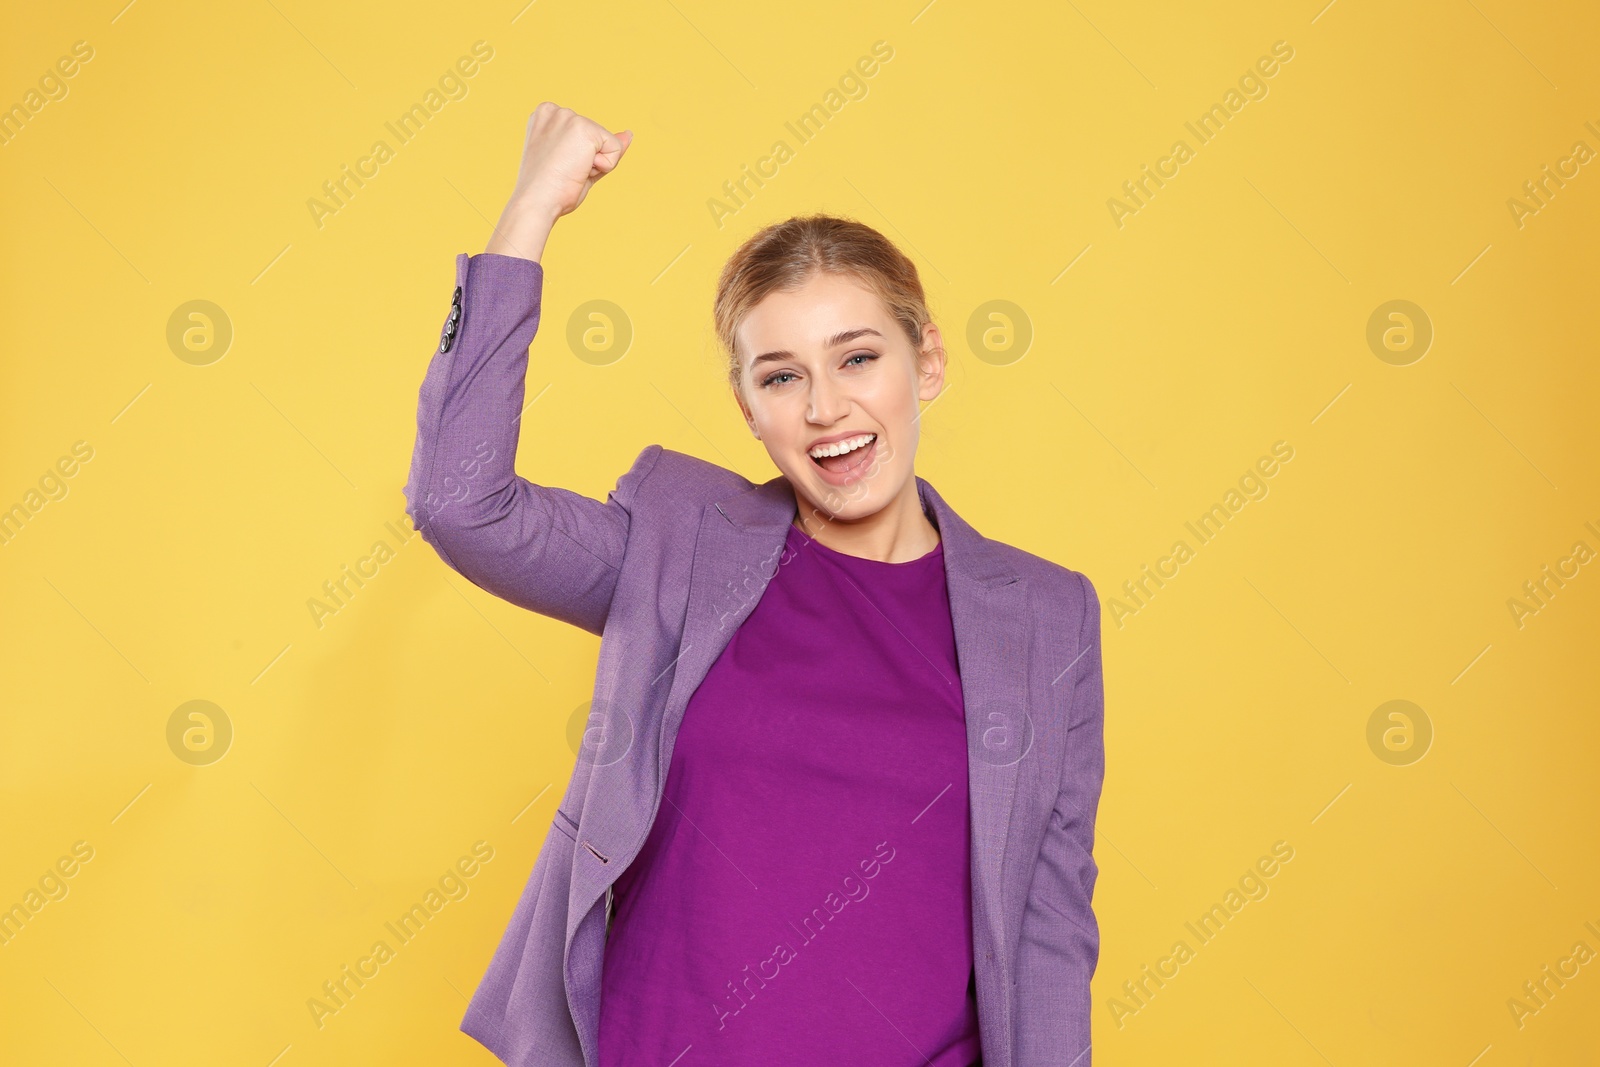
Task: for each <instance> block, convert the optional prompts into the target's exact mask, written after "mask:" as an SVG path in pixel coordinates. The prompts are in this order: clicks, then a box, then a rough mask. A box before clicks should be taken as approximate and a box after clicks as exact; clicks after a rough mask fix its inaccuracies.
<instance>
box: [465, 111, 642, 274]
mask: <svg viewBox="0 0 1600 1067" xmlns="http://www.w3.org/2000/svg"><path fill="white" fill-rule="evenodd" d="M632 143H633V131H631V130H623V131H622V132H621V133H618V134H613V133H610V132H609V131H607V130H606V128H605V127H603V126H601V125H600V124H599V123H597V122H594V121H592V120H590V119H586V118H584V117H583V116H582V115H580V114H578V113H577V112H575V111H573V110H572V109H571V108H565V107H557V106H556V105H555V104H553V103H551V102H550V101H548V100H546V101H544V102H543V103H541V104H540V105H539V106H538V107H537V108H535V109H534V111H533V115H532V116H530V117H529V119H528V137H527V142H526V143H525V144H524V145H523V149H522V166H521V168H520V169H519V170H518V172H517V185H516V188H515V189H514V190H513V191H512V193H511V199H510V200H509V201H508V202H507V204H506V207H505V210H504V211H503V212H501V215H500V222H499V223H498V224H497V225H496V226H495V231H494V236H493V237H491V238H490V239H489V244H488V247H486V248H485V249H484V251H485V252H494V253H496V254H498V255H503V256H519V257H521V258H522V259H532V260H537V259H539V258H540V257H541V256H542V255H543V254H544V245H545V241H547V240H548V239H549V237H550V229H551V227H553V226H554V225H555V222H556V220H557V219H559V218H560V217H561V216H563V215H567V214H570V213H571V212H572V211H574V210H576V209H577V207H578V205H579V204H581V203H583V198H584V197H586V196H588V195H589V190H590V189H592V188H593V187H594V183H595V182H597V181H599V180H600V179H601V178H603V177H605V176H606V175H607V174H610V173H611V172H612V171H613V170H615V169H616V166H617V164H618V163H619V162H621V160H622V154H623V153H624V152H626V151H627V150H628V146H629V145H630V144H632Z"/></svg>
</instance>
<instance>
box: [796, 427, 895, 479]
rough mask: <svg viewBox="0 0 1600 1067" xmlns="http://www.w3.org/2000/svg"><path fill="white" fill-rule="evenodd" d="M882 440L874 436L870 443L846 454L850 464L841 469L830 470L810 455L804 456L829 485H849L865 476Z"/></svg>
mask: <svg viewBox="0 0 1600 1067" xmlns="http://www.w3.org/2000/svg"><path fill="white" fill-rule="evenodd" d="M882 440H883V438H882V437H874V438H873V439H872V443H871V444H870V445H867V446H866V447H865V448H858V449H856V450H855V451H854V452H851V453H850V454H849V455H847V456H846V457H845V458H846V459H848V460H850V465H849V466H847V467H845V468H844V469H843V470H837V471H831V470H829V469H828V468H827V467H824V466H823V465H822V464H820V463H818V462H817V461H816V460H814V459H811V457H810V456H807V457H806V458H807V459H808V460H811V465H812V466H813V467H815V468H816V469H817V476H818V477H820V478H821V479H822V480H823V481H825V482H827V483H828V484H829V485H849V484H850V483H851V482H857V481H860V480H861V479H862V478H863V477H865V476H866V473H867V471H868V469H869V468H870V467H871V464H872V461H873V459H874V458H876V457H877V455H878V442H879V441H882Z"/></svg>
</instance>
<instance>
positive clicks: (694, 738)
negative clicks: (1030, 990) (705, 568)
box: [600, 525, 981, 1067]
mask: <svg viewBox="0 0 1600 1067" xmlns="http://www.w3.org/2000/svg"><path fill="white" fill-rule="evenodd" d="M969 835H970V829H969V824H968V808H967V737H966V722H965V716H964V711H963V702H962V697H961V685H960V676H959V674H958V671H957V665H956V645H955V633H954V629H953V627H952V625H951V620H950V601H949V596H948V594H947V591H946V588H945V571H944V545H943V544H942V543H941V544H939V545H937V546H935V547H934V549H933V551H931V552H929V553H928V554H927V555H925V556H922V557H921V558H920V559H915V560H911V561H909V562H906V563H883V562H880V561H878V560H871V559H862V558H860V557H857V556H851V555H847V554H845V553H842V552H838V551H835V550H834V549H830V548H827V547H825V546H823V545H822V544H821V543H820V542H818V541H814V540H812V539H810V538H809V537H808V536H807V535H806V534H805V533H804V532H802V531H801V530H800V529H799V528H798V527H795V526H793V525H791V526H790V527H789V534H788V538H787V542H786V548H785V551H784V554H783V556H782V558H781V560H780V564H779V567H778V570H777V573H776V574H775V575H774V576H773V578H772V580H771V582H770V583H768V585H767V587H766V590H765V592H764V593H763V594H762V597H761V600H760V602H759V603H757V604H756V606H755V608H754V610H753V611H752V612H751V614H750V615H749V617H748V618H747V619H745V621H744V623H743V624H742V625H741V626H740V627H739V629H738V630H737V631H736V632H735V633H734V635H733V637H732V638H731V639H730V641H729V643H728V646H727V648H726V649H725V650H724V651H723V653H722V655H721V656H720V657H719V658H718V660H717V661H716V663H714V664H713V665H712V668H711V671H710V673H709V674H707V676H706V678H705V680H704V681H703V682H702V683H701V684H700V687H699V688H698V689H697V690H696V691H695V693H694V695H693V696H692V697H691V698H690V700H689V703H688V705H687V707H686V709H685V711H684V717H683V723H682V726H681V727H680V728H679V731H678V735H677V739H676V741H675V742H674V745H673V751H672V763H671V765H670V767H669V768H668V771H667V780H666V786H665V791H664V793H663V796H662V800H661V807H660V810H659V811H658V812H657V814H656V819H655V822H654V823H653V824H652V826H651V830H650V834H649V836H648V837H647V838H646V840H645V844H644V847H643V849H642V850H641V851H640V853H639V855H638V857H637V858H636V859H635V860H634V862H633V863H632V864H631V865H630V866H629V867H628V869H627V870H625V871H624V872H623V873H622V874H621V876H620V877H618V879H617V881H616V884H615V886H614V889H613V892H614V894H615V905H614V908H615V910H614V914H613V916H612V926H611V930H610V932H609V934H608V938H607V942H606V949H605V960H604V966H603V970H602V983H601V990H602V992H601V1001H600V1067H667V1065H669V1064H670V1065H672V1067H748V1065H749V1064H756V1063H785V1064H817V1065H824V1064H826V1065H834V1064H856V1063H870V1064H873V1065H874V1067H896V1065H904V1067H929V1065H931V1067H968V1065H969V1064H972V1063H975V1062H977V1061H978V1060H979V1059H980V1051H981V1050H980V1046H979V1041H978V1009H977V1001H976V999H975V993H974V987H973V985H972V983H971V978H972V897H971V878H970V873H971V872H970V860H969V843H970V837H969Z"/></svg>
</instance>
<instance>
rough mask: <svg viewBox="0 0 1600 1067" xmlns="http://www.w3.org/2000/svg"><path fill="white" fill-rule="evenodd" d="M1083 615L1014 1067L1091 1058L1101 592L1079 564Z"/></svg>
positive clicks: (1029, 908)
mask: <svg viewBox="0 0 1600 1067" xmlns="http://www.w3.org/2000/svg"><path fill="white" fill-rule="evenodd" d="M1077 578H1078V581H1079V584H1080V586H1081V590H1082V598H1083V621H1082V625H1081V628H1080V630H1079V633H1078V634H1077V642H1076V647H1075V648H1073V649H1072V650H1070V651H1069V652H1068V654H1067V661H1068V663H1069V668H1068V670H1067V672H1066V675H1065V677H1063V678H1062V679H1060V681H1058V682H1057V684H1059V685H1069V684H1070V686H1071V690H1070V693H1069V695H1068V698H1067V706H1068V727H1067V742H1066V751H1065V753H1064V758H1063V760H1062V771H1061V786H1060V791H1059V792H1058V794H1057V796H1056V803H1055V807H1054V809H1053V810H1052V812H1051V814H1050V822H1049V825H1048V827H1046V829H1045V834H1044V840H1043V842H1042V844H1041V845H1040V847H1039V858H1038V860H1037V862H1036V864H1035V867H1034V873H1033V882H1032V884H1031V886H1030V888H1029V890H1028V898H1027V903H1026V906H1025V909H1024V912H1023V919H1022V934H1021V938H1020V941H1019V943H1018V949H1017V988H1016V993H1017V998H1016V1003H1017V1013H1018V1026H1017V1056H1016V1061H1015V1062H1016V1064H1017V1067H1042V1065H1044V1064H1061V1065H1063V1067H1067V1065H1070V1067H1090V1063H1091V1054H1090V1047H1089V1046H1090V1026H1089V1021H1090V1020H1089V1016H1090V996H1089V982H1090V979H1091V978H1092V977H1093V976H1094V971H1095V966H1096V965H1097V964H1098V962H1099V959H1100V928H1099V924H1098V923H1097V922H1096V919H1095V914H1094V910H1093V908H1092V906H1091V900H1092V899H1093V896H1094V886H1095V880H1096V878H1097V877H1098V875H1099V867H1098V866H1096V864H1095V861H1094V826H1095V816H1096V813H1097V811H1098V809H1099V805H1100V788H1101V783H1102V782H1103V781H1104V779H1105V743H1104V720H1105V692H1104V683H1103V680H1102V675H1101V657H1100V599H1099V597H1098V596H1097V595H1096V594H1095V590H1094V586H1093V585H1092V584H1091V583H1090V581H1089V579H1088V578H1087V577H1085V576H1084V575H1082V574H1077Z"/></svg>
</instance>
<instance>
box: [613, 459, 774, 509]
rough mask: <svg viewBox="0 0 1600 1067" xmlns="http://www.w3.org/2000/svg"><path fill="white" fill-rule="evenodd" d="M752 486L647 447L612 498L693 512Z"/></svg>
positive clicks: (706, 464)
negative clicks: (685, 508) (689, 509)
mask: <svg viewBox="0 0 1600 1067" xmlns="http://www.w3.org/2000/svg"><path fill="white" fill-rule="evenodd" d="M754 484H755V483H753V482H751V481H750V479H748V478H746V477H745V476H744V475H742V474H740V473H739V472H738V471H733V470H729V469H728V468H727V467H724V466H721V465H719V464H716V463H712V462H711V461H710V460H704V459H701V458H700V457H699V456H691V455H689V454H688V453H687V452H677V451H674V450H673V449H670V448H664V447H662V446H661V445H659V444H651V445H646V446H645V447H644V448H643V449H642V450H640V452H639V455H638V456H637V457H636V458H635V459H634V461H633V465H632V466H631V467H629V468H628V470H627V472H626V473H624V474H623V475H622V477H621V478H620V479H619V480H618V482H617V487H616V488H615V489H613V490H612V496H613V497H615V498H617V499H619V500H621V501H622V502H623V503H624V504H627V505H630V507H631V506H632V505H633V504H634V502H635V501H637V502H638V504H639V506H640V507H650V508H659V507H662V506H664V505H665V506H676V507H683V506H688V507H691V508H694V509H695V510H698V509H700V508H701V507H704V506H705V505H706V504H709V503H711V502H712V501H713V500H720V499H722V498H723V497H725V496H728V495H730V494H732V493H737V492H741V491H743V490H745V489H749V488H750V487H751V486H752V485H754Z"/></svg>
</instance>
